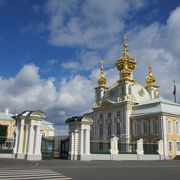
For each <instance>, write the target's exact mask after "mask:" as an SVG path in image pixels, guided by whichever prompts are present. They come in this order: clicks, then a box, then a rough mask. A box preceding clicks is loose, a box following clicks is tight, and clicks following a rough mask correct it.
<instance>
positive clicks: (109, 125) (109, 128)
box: [108, 124, 111, 136]
mask: <svg viewBox="0 0 180 180" xmlns="http://www.w3.org/2000/svg"><path fill="white" fill-rule="evenodd" d="M108 135H109V136H110V135H111V124H108Z"/></svg>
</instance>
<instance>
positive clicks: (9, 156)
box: [0, 153, 14, 159]
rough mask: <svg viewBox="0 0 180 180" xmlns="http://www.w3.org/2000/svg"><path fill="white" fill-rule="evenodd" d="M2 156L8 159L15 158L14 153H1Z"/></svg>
mask: <svg viewBox="0 0 180 180" xmlns="http://www.w3.org/2000/svg"><path fill="white" fill-rule="evenodd" d="M0 158H8V159H13V158H14V154H5V153H3V154H0Z"/></svg>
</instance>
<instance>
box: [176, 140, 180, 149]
mask: <svg viewBox="0 0 180 180" xmlns="http://www.w3.org/2000/svg"><path fill="white" fill-rule="evenodd" d="M176 151H180V142H176Z"/></svg>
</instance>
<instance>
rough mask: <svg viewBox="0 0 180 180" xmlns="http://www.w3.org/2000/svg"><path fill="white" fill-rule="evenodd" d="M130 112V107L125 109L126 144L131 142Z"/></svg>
mask: <svg viewBox="0 0 180 180" xmlns="http://www.w3.org/2000/svg"><path fill="white" fill-rule="evenodd" d="M129 118H130V110H128V107H127V108H126V109H125V122H126V124H125V131H126V132H125V134H126V143H129V141H130V119H129Z"/></svg>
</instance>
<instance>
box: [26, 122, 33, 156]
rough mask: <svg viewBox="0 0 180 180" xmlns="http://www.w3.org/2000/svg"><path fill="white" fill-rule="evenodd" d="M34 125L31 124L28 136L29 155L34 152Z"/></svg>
mask: <svg viewBox="0 0 180 180" xmlns="http://www.w3.org/2000/svg"><path fill="white" fill-rule="evenodd" d="M33 141H34V126H33V125H32V124H31V125H30V126H29V138H28V149H27V155H32V154H33V145H34V142H33Z"/></svg>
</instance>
